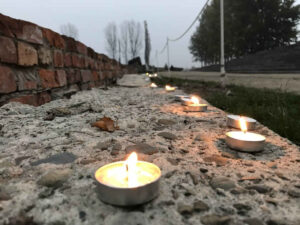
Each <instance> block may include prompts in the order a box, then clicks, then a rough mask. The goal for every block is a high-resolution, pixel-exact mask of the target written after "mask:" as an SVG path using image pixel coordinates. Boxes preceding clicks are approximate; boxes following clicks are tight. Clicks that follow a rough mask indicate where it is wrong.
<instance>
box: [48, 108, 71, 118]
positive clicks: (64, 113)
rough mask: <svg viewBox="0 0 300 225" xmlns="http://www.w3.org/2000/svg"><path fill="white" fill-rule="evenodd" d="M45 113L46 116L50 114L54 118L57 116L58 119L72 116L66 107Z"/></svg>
mask: <svg viewBox="0 0 300 225" xmlns="http://www.w3.org/2000/svg"><path fill="white" fill-rule="evenodd" d="M47 113H48V114H50V113H52V114H53V115H54V116H58V117H64V116H69V115H71V114H72V112H71V111H70V110H69V109H68V108H66V107H57V108H53V109H51V110H50V111H48V112H47Z"/></svg>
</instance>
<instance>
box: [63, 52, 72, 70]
mask: <svg viewBox="0 0 300 225" xmlns="http://www.w3.org/2000/svg"><path fill="white" fill-rule="evenodd" d="M64 64H65V67H71V66H72V57H71V53H66V54H65V55H64Z"/></svg>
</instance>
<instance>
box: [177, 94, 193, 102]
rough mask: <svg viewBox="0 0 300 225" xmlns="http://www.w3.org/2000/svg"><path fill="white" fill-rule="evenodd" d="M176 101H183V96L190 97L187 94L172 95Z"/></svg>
mask: <svg viewBox="0 0 300 225" xmlns="http://www.w3.org/2000/svg"><path fill="white" fill-rule="evenodd" d="M174 97H175V100H176V101H183V99H185V98H190V96H188V95H174Z"/></svg>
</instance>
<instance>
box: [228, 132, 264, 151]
mask: <svg viewBox="0 0 300 225" xmlns="http://www.w3.org/2000/svg"><path fill="white" fill-rule="evenodd" d="M265 140H266V138H265V137H264V136H262V135H260V134H255V133H250V132H246V133H245V132H243V131H231V132H228V133H226V144H227V145H228V146H229V147H230V148H232V149H235V150H238V151H242V152H259V151H262V150H263V148H264V145H265Z"/></svg>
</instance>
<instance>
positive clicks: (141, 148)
mask: <svg viewBox="0 0 300 225" xmlns="http://www.w3.org/2000/svg"><path fill="white" fill-rule="evenodd" d="M125 152H126V153H127V154H129V153H131V152H136V153H142V154H146V155H152V154H155V153H157V152H158V150H157V149H156V148H154V147H152V146H150V145H148V144H145V143H137V144H136V145H130V146H127V147H126V148H125Z"/></svg>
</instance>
